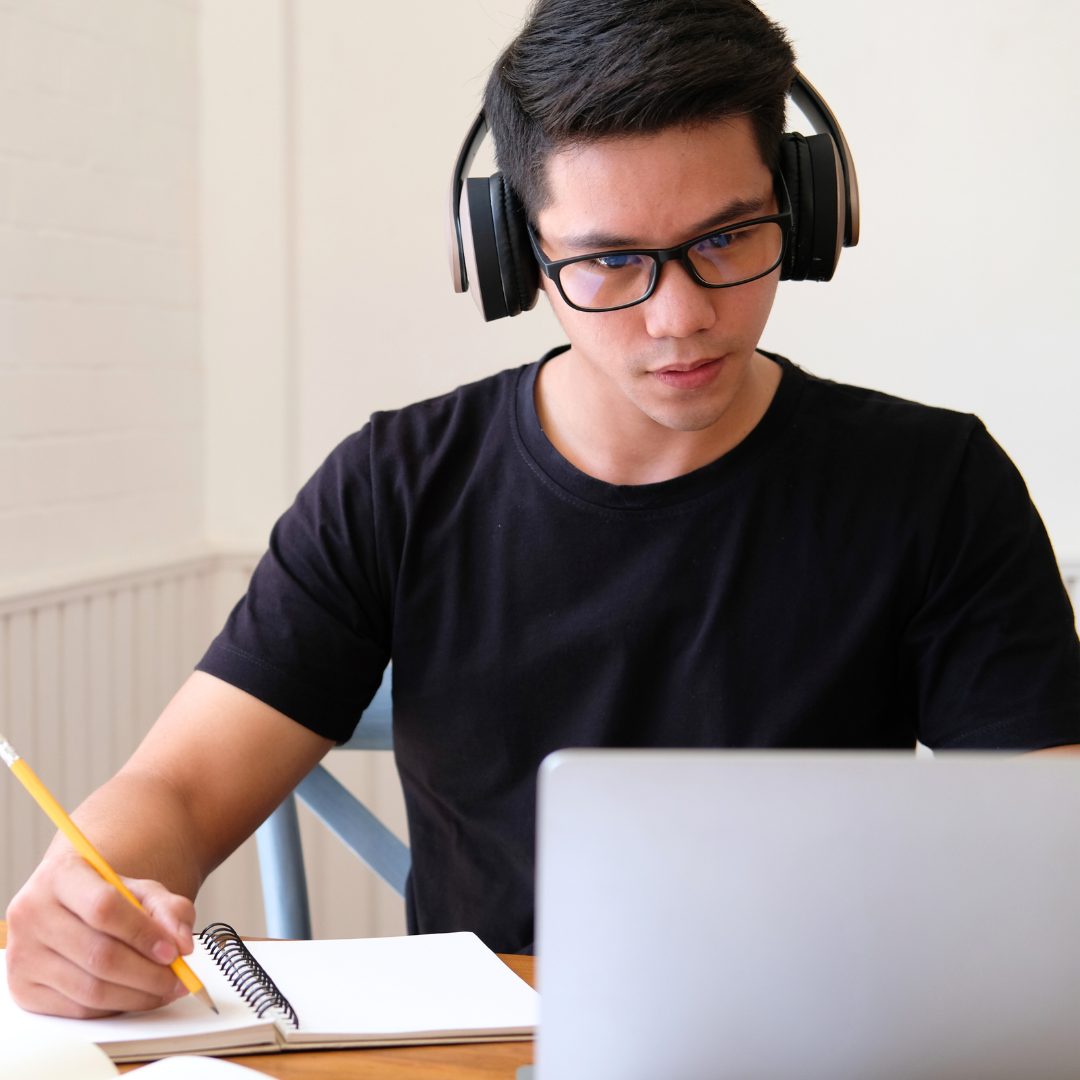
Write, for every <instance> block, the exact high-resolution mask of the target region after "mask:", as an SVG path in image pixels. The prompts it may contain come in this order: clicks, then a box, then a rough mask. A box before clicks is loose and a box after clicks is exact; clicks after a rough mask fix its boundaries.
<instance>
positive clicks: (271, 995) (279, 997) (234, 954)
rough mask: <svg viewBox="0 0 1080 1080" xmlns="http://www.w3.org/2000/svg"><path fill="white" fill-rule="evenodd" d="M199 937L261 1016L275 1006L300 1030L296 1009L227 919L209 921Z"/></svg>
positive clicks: (230, 979) (233, 983)
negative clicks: (217, 921)
mask: <svg viewBox="0 0 1080 1080" xmlns="http://www.w3.org/2000/svg"><path fill="white" fill-rule="evenodd" d="M199 938H200V939H201V940H202V942H203V944H204V945H205V946H206V951H207V952H208V953H210V956H211V957H212V958H213V960H214V963H216V964H217V966H218V967H219V968H221V970H222V972H223V973H224V975H225V977H226V978H227V979H228V980H229V982H230V983H232V985H233V986H234V987H235V988H236V990H237V992H238V993H239V994H240V996H241V997H242V998H243V999H244V1000H245V1001H246V1002H247V1003H248V1004H249V1005H250V1006H251V1008H252V1009H253V1010H254V1012H255V1015H256V1016H257V1017H258V1018H259V1019H260V1020H261V1019H262V1018H263V1015H264V1014H265V1013H267V1012H269V1011H270V1010H271V1009H276V1010H278V1012H280V1013H281V1014H282V1016H283V1018H284V1019H285V1020H288V1021H289V1022H290V1023H291V1024H292V1026H293V1027H294V1028H296V1029H297V1030H299V1028H300V1021H299V1019H298V1018H297V1016H296V1010H295V1009H293V1007H292V1006H291V1005H290V1004H289V1001H288V999H287V998H286V997H285V995H284V994H283V993H282V992H281V991H280V990H279V989H278V988H277V986H275V985H274V980H273V979H271V978H270V976H269V975H267V974H266V970H265V969H264V968H263V966H262V965H261V964H260V963H259V961H258V960H256V959H255V957H254V956H252V955H251V953H250V952H248V949H247V946H246V945H245V944H244V943H243V942H242V941H241V940H240V935H239V934H238V933H237V932H236V931H235V930H234V929H233V928H232V927H231V926H229V924H228V923H220V922H219V923H211V924H210V925H209V926H207V927H204V928H203V929H202V930H200V931H199Z"/></svg>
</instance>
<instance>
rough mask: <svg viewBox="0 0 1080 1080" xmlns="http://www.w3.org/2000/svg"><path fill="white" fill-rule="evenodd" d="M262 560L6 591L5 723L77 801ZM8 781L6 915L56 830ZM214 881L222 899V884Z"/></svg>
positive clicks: (0, 861) (234, 558) (41, 771)
mask: <svg viewBox="0 0 1080 1080" xmlns="http://www.w3.org/2000/svg"><path fill="white" fill-rule="evenodd" d="M256 561H257V556H252V555H205V556H201V557H198V558H193V559H189V560H186V561H184V562H180V563H175V564H172V565H168V566H162V567H157V568H154V569H152V570H147V571H142V572H138V573H132V574H124V575H119V576H115V577H110V578H105V579H101V580H97V581H92V582H87V583H84V584H80V585H76V586H71V587H66V588H61V589H50V590H45V591H40V592H36V593H31V594H26V595H22V596H17V597H10V598H6V599H0V731H2V732H4V734H6V735H7V737H8V738H9V739H10V740H11V742H12V745H14V746H15V748H16V749H17V750H18V751H19V753H21V754H22V755H23V756H24V757H25V758H26V760H27V761H28V762H29V763H30V766H31V767H32V768H33V769H34V771H35V772H36V773H37V774H38V775H39V776H40V777H41V779H42V780H43V781H44V782H45V784H46V785H47V786H48V787H49V789H50V790H51V791H52V793H53V794H54V795H55V796H56V797H57V799H59V800H60V802H61V804H62V805H63V806H64V807H65V808H66V809H68V810H71V809H73V808H74V807H75V806H77V805H78V804H79V803H80V802H81V801H82V800H83V799H84V798H85V797H86V796H87V795H88V794H89V793H90V792H91V791H92V790H93V789H94V788H96V787H97V786H99V785H100V784H102V783H104V781H106V780H107V779H108V778H109V777H110V776H111V775H112V774H113V773H115V772H116V770H117V769H119V767H120V766H121V765H122V764H123V763H124V762H125V761H126V760H127V758H128V757H129V756H130V754H131V752H132V751H133V750H134V749H135V747H136V746H137V745H138V743H139V741H140V740H141V739H142V737H143V735H144V734H145V733H146V732H147V730H149V728H150V725H151V724H153V722H154V720H155V719H156V718H157V716H158V714H159V713H160V712H161V710H162V709H163V708H164V706H165V705H166V703H167V702H168V701H169V699H170V698H171V697H172V696H173V694H175V693H176V691H177V689H178V688H179V687H180V684H181V683H182V682H183V681H184V680H185V679H186V678H187V677H188V675H189V674H190V673H191V670H192V668H193V667H194V665H195V663H196V661H197V660H198V659H199V657H200V656H201V655H202V653H203V652H204V651H205V649H206V647H207V645H208V644H209V643H210V640H211V639H212V638H213V636H214V634H215V633H217V630H218V629H219V628H220V626H221V625H222V623H223V622H224V620H225V616H226V615H227V614H228V611H229V609H230V608H231V607H232V605H233V604H234V603H235V602H236V600H237V599H238V598H239V597H240V596H241V595H242V594H243V592H244V589H245V588H246V587H247V581H248V578H249V577H250V576H251V572H252V570H253V569H254V567H255V563H256ZM0 780H2V782H0V912H2V911H3V909H4V908H6V907H7V904H8V902H9V901H10V899H11V897H12V896H13V895H14V894H15V892H16V891H17V890H18V889H19V888H20V886H21V885H22V883H23V882H24V881H25V880H26V878H27V877H28V876H29V874H30V872H31V871H32V870H33V868H34V867H35V866H36V865H37V862H38V860H39V859H40V858H41V855H42V853H43V852H44V850H45V848H46V846H47V845H48V843H49V840H50V839H51V837H52V834H53V829H52V825H51V824H50V823H49V820H48V819H47V818H46V817H45V815H44V814H43V813H42V812H41V810H39V809H38V808H37V806H36V805H35V804H34V802H33V801H32V800H31V798H30V796H29V795H28V794H27V793H26V792H25V791H24V790H23V789H22V787H21V785H19V784H17V783H12V782H11V781H10V778H7V777H4V778H0ZM238 855H240V859H239V860H238V862H243V861H245V860H246V861H247V862H249V863H250V864H251V868H252V874H251V875H250V876H251V881H250V883H245V882H244V881H243V880H242V878H243V875H242V874H231V875H229V876H230V877H232V878H234V879H235V880H233V881H230V883H229V884H230V887H231V888H230V891H231V892H232V893H233V894H234V895H236V898H237V899H238V900H239V901H240V905H239V906H240V907H242V908H243V909H244V910H242V911H240V912H239V914H238V915H236V916H235V917H237V918H238V919H240V921H242V922H245V923H246V922H247V919H248V915H249V912H254V913H256V914H257V915H258V917H259V919H260V920H261V906H262V896H261V892H260V889H259V885H258V881H257V874H256V873H255V872H254V871H255V869H256V868H257V863H256V862H254V861H253V859H254V855H253V853H251V852H244V853H238ZM234 859H236V856H234ZM230 862H233V860H230ZM223 869H224V868H223ZM238 869H239V867H238ZM219 873H221V871H219ZM216 876H217V875H215V877H216ZM211 881H212V883H208V886H207V895H208V899H209V900H211V901H212V900H213V897H214V893H215V892H217V891H220V890H219V889H218V888H216V886H217V885H218V883H217V882H216V881H213V879H211ZM230 903H232V902H231V901H230ZM201 906H202V905H200V907H201ZM215 906H216V905H215ZM201 914H202V912H201V911H200V915H201Z"/></svg>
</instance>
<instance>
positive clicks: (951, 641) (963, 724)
mask: <svg viewBox="0 0 1080 1080" xmlns="http://www.w3.org/2000/svg"><path fill="white" fill-rule="evenodd" d="M904 660H905V663H906V664H908V665H909V674H910V676H911V685H913V687H914V692H915V694H916V696H917V703H916V704H917V708H916V711H917V714H918V717H919V730H918V732H917V734H918V737H919V739H920V740H921V741H922V742H923V743H925V744H926V745H927V746H930V747H932V748H934V749H958V750H964V749H967V750H974V749H1004V750H1036V749H1042V748H1044V747H1048V746H1058V745H1062V744H1066V743H1075V742H1080V643H1078V641H1077V636H1076V627H1075V621H1074V616H1073V610H1072V605H1071V604H1070V602H1069V597H1068V594H1067V593H1066V591H1065V587H1064V585H1063V583H1062V580H1061V573H1060V571H1059V569H1058V566H1057V561H1056V559H1055V557H1054V552H1053V549H1052V548H1051V546H1050V540H1049V538H1048V537H1047V535H1046V530H1045V528H1044V527H1043V523H1042V521H1041V519H1040V518H1039V514H1038V512H1037V511H1036V509H1035V507H1034V505H1033V504H1032V502H1031V498H1030V497H1029V495H1028V491H1027V487H1026V486H1025V484H1024V481H1023V479H1022V477H1021V476H1020V473H1019V472H1018V470H1017V469H1016V466H1015V465H1013V463H1012V462H1011V461H1010V460H1009V458H1008V456H1007V455H1006V454H1005V452H1004V451H1003V450H1002V449H1001V447H1000V446H998V444H997V443H996V442H995V441H994V440H993V439H992V438H991V437H990V435H989V433H988V432H987V431H986V429H985V428H984V427H983V425H982V424H980V423H976V425H975V426H974V428H973V430H972V432H971V435H970V438H969V441H968V444H967V447H966V450H965V453H964V456H963V459H962V461H961V464H960V467H959V470H958V472H957V475H956V479H955V482H954V484H953V488H952V492H951V497H950V499H949V501H948V504H947V507H946V509H945V512H944V516H943V519H942V521H941V526H940V533H939V536H938V539H937V544H936V548H935V551H934V555H933V561H932V564H931V572H930V576H929V581H928V586H927V590H926V595H925V597H924V599H923V603H922V605H921V607H920V609H919V611H918V613H917V614H916V616H915V617H914V619H913V620H912V621H911V622H910V624H909V625H908V627H907V633H906V637H905V652H904Z"/></svg>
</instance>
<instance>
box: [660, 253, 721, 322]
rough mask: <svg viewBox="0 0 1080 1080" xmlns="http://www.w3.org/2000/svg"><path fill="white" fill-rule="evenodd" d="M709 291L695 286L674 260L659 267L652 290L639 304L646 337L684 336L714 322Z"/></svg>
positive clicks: (680, 264)
mask: <svg viewBox="0 0 1080 1080" xmlns="http://www.w3.org/2000/svg"><path fill="white" fill-rule="evenodd" d="M712 293H713V290H712V289H706V288H704V287H702V286H701V285H699V284H698V283H697V282H696V281H695V280H694V279H693V278H692V277H691V276H690V275H689V273H687V270H686V267H684V266H683V265H682V263H680V262H678V261H677V260H674V259H673V260H672V261H671V262H669V263H665V264H664V265H663V266H662V267H661V268H660V280H659V281H658V282H657V283H656V291H655V292H654V293H653V294H652V296H650V297H649V299H648V300H646V301H645V303H644V304H643V305H642V307H643V308H644V309H645V328H646V330H648V332H649V336H650V337H654V338H666V337H673V338H684V337H690V335H691V334H696V333H697V332H698V331H699V330H708V329H709V328H710V327H711V326H712V325H713V324H714V323H715V322H716V310H715V308H714V307H713V303H712V301H713V297H712Z"/></svg>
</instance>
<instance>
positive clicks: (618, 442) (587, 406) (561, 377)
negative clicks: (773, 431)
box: [535, 349, 782, 485]
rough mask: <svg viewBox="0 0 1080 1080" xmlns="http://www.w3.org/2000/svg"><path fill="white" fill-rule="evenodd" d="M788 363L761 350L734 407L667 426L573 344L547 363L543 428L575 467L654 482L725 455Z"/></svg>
mask: <svg viewBox="0 0 1080 1080" xmlns="http://www.w3.org/2000/svg"><path fill="white" fill-rule="evenodd" d="M781 375H782V369H781V367H780V365H779V364H777V363H775V362H774V361H772V360H770V359H769V358H768V357H766V356H762V355H761V353H755V354H754V356H753V358H752V360H751V363H750V364H749V365H748V366H747V369H746V373H745V377H744V380H743V383H742V385H741V386H740V388H739V391H738V393H736V394H735V396H734V398H733V399H732V402H731V404H730V406H729V407H728V408H727V409H726V410H725V412H724V413H723V414H722V415H721V416H720V417H719V418H718V419H717V420H716V421H715V422H714V423H712V424H711V425H710V426H708V427H706V428H703V429H701V430H699V431H677V430H673V429H672V428H669V427H665V426H664V425H663V424H660V423H658V422H657V421H656V420H654V419H652V417H650V416H648V415H647V414H646V413H644V412H642V410H641V409H639V408H638V407H637V406H636V405H635V404H634V403H633V402H632V401H630V400H629V399H628V398H627V397H625V396H624V395H622V394H621V393H620V392H618V391H617V390H614V389H613V388H612V387H611V385H610V384H608V383H606V381H605V380H604V379H603V377H602V376H597V375H596V373H595V372H593V371H592V370H591V369H590V365H589V364H588V363H587V362H586V361H584V360H583V359H581V358H580V357H578V356H576V355H575V354H574V350H573V349H571V350H570V351H569V352H565V353H561V354H560V355H559V356H556V357H553V358H552V359H551V360H549V361H548V362H547V363H546V364H544V366H543V367H542V368H541V369H540V372H539V375H538V376H537V380H536V390H535V401H536V412H537V416H538V417H539V420H540V426H541V427H542V428H543V430H544V434H545V435H546V436H547V438H548V440H549V441H550V442H551V444H552V446H554V447H555V449H556V450H557V451H558V452H559V453H560V454H561V455H562V456H563V457H564V458H566V460H567V461H569V462H570V464H571V465H573V466H574V467H575V468H577V469H579V470H580V471H581V472H583V473H586V474H587V475H588V476H592V477H595V478H596V479H598V480H604V481H606V482H607V483H609V484H634V485H636V484H655V483H660V482H662V481H664V480H672V479H674V478H675V477H677V476H684V475H685V474H686V473H689V472H693V471H694V470H695V469H700V468H701V467H702V466H704V465H708V464H709V463H710V462H712V461H715V460H716V459H717V458H719V457H722V456H723V455H724V454H726V453H727V452H728V451H729V450H731V449H733V448H734V447H736V446H738V444H739V443H741V442H742V441H743V439H745V438H746V436H747V435H749V434H750V432H751V431H753V430H754V428H755V427H757V425H758V423H759V422H760V420H761V418H762V417H763V416H764V415H765V413H766V411H767V410H768V408H769V405H770V404H771V402H772V399H773V397H774V396H775V394H776V390H777V388H778V387H779V385H780V378H781Z"/></svg>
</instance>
